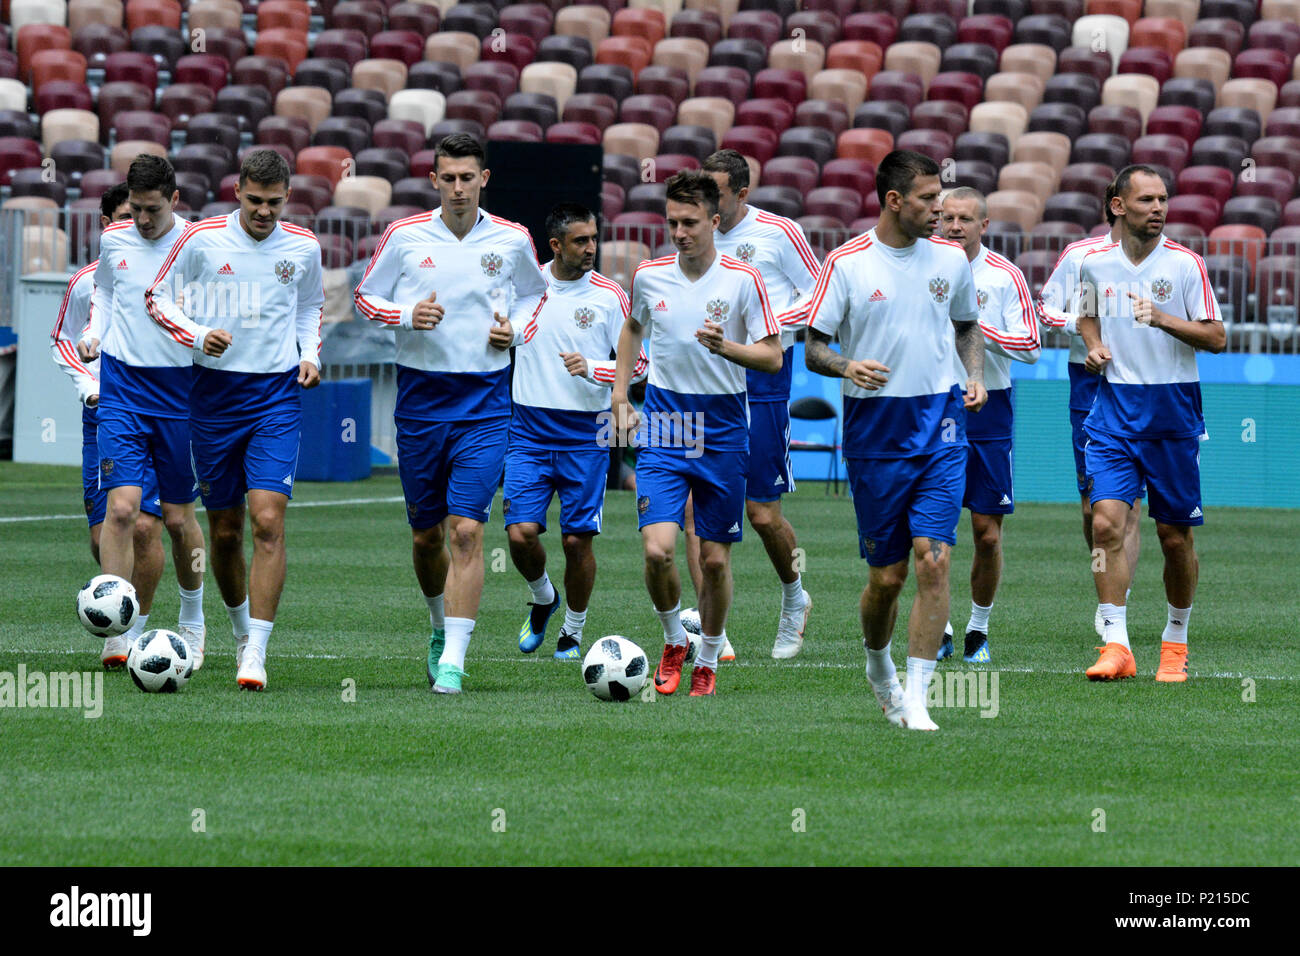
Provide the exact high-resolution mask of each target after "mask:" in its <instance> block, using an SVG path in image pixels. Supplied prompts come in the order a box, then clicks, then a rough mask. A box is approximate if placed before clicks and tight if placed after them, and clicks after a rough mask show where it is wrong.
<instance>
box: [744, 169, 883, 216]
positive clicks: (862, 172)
mask: <svg viewBox="0 0 1300 956" xmlns="http://www.w3.org/2000/svg"><path fill="white" fill-rule="evenodd" d="M764 175H766V170H764ZM820 183H821V185H822V186H827V187H830V186H835V187H839V188H842V189H852V190H855V191H856V192H857V193H858V194H859V195H864V196H865V195H866V194H867V193H871V192H875V189H876V168H875V166H873V165H872V164H871V163H869V162H867V161H865V160H862V159H832V160H831V161H830V162H828V163H826V165H824V166H823V167H822V171H821V180H820ZM846 221H850V220H846Z"/></svg>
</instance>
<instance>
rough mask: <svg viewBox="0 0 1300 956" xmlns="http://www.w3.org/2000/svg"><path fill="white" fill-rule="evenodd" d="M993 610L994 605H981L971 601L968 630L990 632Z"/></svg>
mask: <svg viewBox="0 0 1300 956" xmlns="http://www.w3.org/2000/svg"><path fill="white" fill-rule="evenodd" d="M991 610H993V605H992V604H990V605H989V606H988V607H981V606H980V605H978V604H976V603H975V602H974V601H971V602H970V623H968V624H967V625H966V630H968V631H979V632H980V633H981V634H987V633H988V632H989V611H991Z"/></svg>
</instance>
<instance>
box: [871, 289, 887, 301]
mask: <svg viewBox="0 0 1300 956" xmlns="http://www.w3.org/2000/svg"><path fill="white" fill-rule="evenodd" d="M867 301H868V302H884V301H885V293H883V292H881V291H880V290H879V289H877V290H876V291H875V292H873V293H871V298H870V299H868V300H867Z"/></svg>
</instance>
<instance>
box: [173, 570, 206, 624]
mask: <svg viewBox="0 0 1300 956" xmlns="http://www.w3.org/2000/svg"><path fill="white" fill-rule="evenodd" d="M177 590H178V591H180V592H181V616H180V625H181V627H193V628H196V629H197V628H200V627H202V626H203V582H202V581H200V582H199V586H198V587H197V588H195V589H194V590H193V591H187V590H185V589H184V588H183V587H179V586H178V587H177Z"/></svg>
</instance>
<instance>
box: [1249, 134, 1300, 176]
mask: <svg viewBox="0 0 1300 956" xmlns="http://www.w3.org/2000/svg"><path fill="white" fill-rule="evenodd" d="M1250 157H1251V159H1253V160H1254V161H1255V164H1256V165H1257V166H1279V167H1281V168H1283V169H1289V170H1290V171H1291V172H1292V173H1294V174H1295V175H1297V176H1300V138H1296V137H1293V136H1265V137H1264V138H1263V139H1257V140H1255V143H1254V145H1253V146H1251V148H1250ZM1240 168H1241V165H1240V163H1238V165H1237V169H1240Z"/></svg>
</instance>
